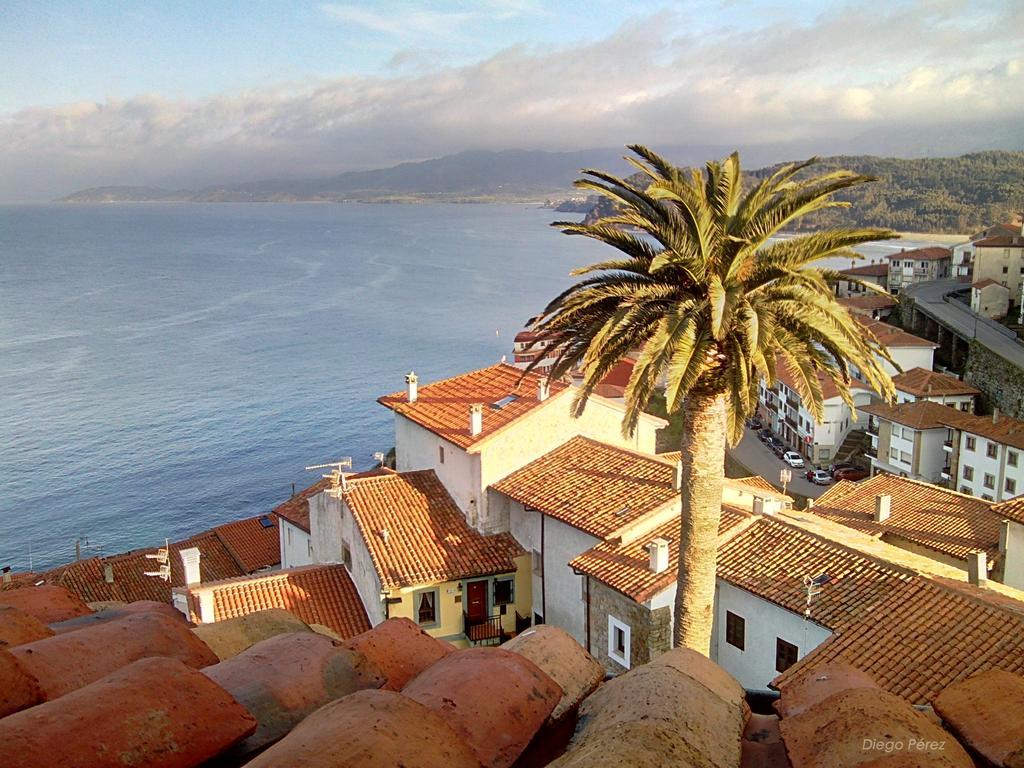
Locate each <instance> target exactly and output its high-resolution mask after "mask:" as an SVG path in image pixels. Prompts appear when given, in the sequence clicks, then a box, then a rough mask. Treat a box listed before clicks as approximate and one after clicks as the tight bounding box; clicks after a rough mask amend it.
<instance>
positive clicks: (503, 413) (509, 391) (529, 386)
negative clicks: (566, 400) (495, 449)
mask: <svg viewBox="0 0 1024 768" xmlns="http://www.w3.org/2000/svg"><path fill="white" fill-rule="evenodd" d="M542 378H545V377H543V376H541V375H538V374H536V373H530V374H527V375H526V377H525V378H523V371H522V370H521V369H519V368H516V367H514V366H511V365H506V364H504V363H501V364H498V365H493V366H491V367H490V368H482V369H480V370H478V371H471V372H469V373H464V374H462V375H460V376H455V377H453V378H450V379H443V380H441V381H435V382H431V383H430V384H424V385H422V386H420V387H419V388H418V391H417V397H416V401H415V402H413V403H410V402H409V401H408V397H407V394H406V392H395V393H393V394H390V395H384V396H383V397H379V398H377V402H378V403H380V404H381V405H384V406H386V407H388V408H390V409H391V410H393V411H394V412H395V413H398V414H400V415H402V416H405V417H406V418H407V419H410V420H412V421H414V422H416V423H417V424H419V425H420V426H421V427H424V428H425V429H428V430H430V431H431V432H433V433H434V434H436V435H438V436H440V437H443V438H444V439H445V440H447V441H449V442H451V443H454V444H455V445H457V446H459V447H460V448H467V449H468V448H471V447H473V446H474V445H476V444H477V443H479V442H481V441H482V440H484V439H485V438H487V437H490V436H491V435H493V434H494V433H496V432H498V431H499V430H501V429H502V428H503V427H506V426H508V425H509V424H511V423H512V422H514V421H515V420H517V419H519V418H520V417H522V416H525V415H526V414H528V413H530V412H531V411H532V410H533V409H534V408H537V407H538V406H541V405H543V404H544V402H547V401H544V402H542V401H540V400H538V399H537V385H538V382H539V381H540V380H541V379H542ZM550 386H551V389H550V397H549V400H550V398H552V397H554V396H555V395H557V394H558V393H560V392H562V391H564V390H565V389H566V388H567V387H568V385H567V384H565V383H564V382H561V381H552V382H551V385H550ZM509 398H514V399H511V400H510V399H509ZM476 404H482V405H483V406H484V414H483V430H482V431H481V432H480V434H478V435H471V434H470V431H469V409H470V406H472V405H476Z"/></svg>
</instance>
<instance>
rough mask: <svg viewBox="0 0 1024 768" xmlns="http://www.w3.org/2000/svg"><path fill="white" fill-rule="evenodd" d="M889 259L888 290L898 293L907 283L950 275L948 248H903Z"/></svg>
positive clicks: (950, 256)
mask: <svg viewBox="0 0 1024 768" xmlns="http://www.w3.org/2000/svg"><path fill="white" fill-rule="evenodd" d="M887 258H888V259H889V291H890V292H891V293H898V292H899V291H900V290H902V289H903V288H905V287H906V286H908V285H913V284H915V283H924V282H929V281H931V280H945V279H946V278H948V277H949V276H950V271H951V259H952V252H951V251H950V250H949V249H948V248H940V247H930V248H915V249H913V250H910V251H908V250H906V249H903V250H901V251H900V252H899V253H894V254H892V255H890V256H888V257H887Z"/></svg>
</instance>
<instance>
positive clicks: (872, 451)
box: [864, 445, 878, 459]
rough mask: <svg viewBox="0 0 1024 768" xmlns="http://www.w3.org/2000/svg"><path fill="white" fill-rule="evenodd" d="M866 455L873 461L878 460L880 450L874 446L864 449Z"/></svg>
mask: <svg viewBox="0 0 1024 768" xmlns="http://www.w3.org/2000/svg"><path fill="white" fill-rule="evenodd" d="M864 453H866V454H867V455H868V456H870V457H871V458H872V459H877V458H878V448H877V447H875V446H873V445H872V446H871V447H870V448H865V449H864Z"/></svg>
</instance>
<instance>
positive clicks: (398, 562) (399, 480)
mask: <svg viewBox="0 0 1024 768" xmlns="http://www.w3.org/2000/svg"><path fill="white" fill-rule="evenodd" d="M344 499H345V503H346V505H347V506H348V508H349V510H351V512H352V516H353V517H354V518H355V521H356V524H357V525H358V526H359V530H360V532H361V533H362V537H363V540H364V541H365V542H366V546H367V548H368V549H369V551H370V557H371V559H372V560H373V565H374V568H375V569H376V571H377V575H378V576H379V577H380V580H381V585H382V586H383V587H384V588H385V589H393V588H396V587H404V586H413V585H416V584H433V583H437V582H442V581H452V580H455V579H463V578H469V577H473V576H484V575H488V574H494V573H510V572H512V571H515V570H516V562H515V558H516V557H519V556H520V555H522V554H523V553H524V552H523V549H522V547H520V546H519V544H518V543H516V540H515V539H514V538H512V536H511V534H508V533H498V534H494V535H491V536H485V535H483V534H481V533H478V532H477V531H475V530H474V529H472V528H470V526H469V525H468V524H467V522H466V519H465V517H464V516H463V514H462V512H461V511H460V510H459V508H458V507H457V506H456V505H455V502H454V501H453V500H452V497H451V496H450V495H449V494H448V491H447V490H446V489H445V487H444V486H443V485H442V484H441V481H440V480H438V478H437V475H436V474H434V471H433V470H422V471H417V472H402V473H394V474H388V475H380V476H377V477H368V478H364V479H361V480H355V481H349V483H348V489H347V490H346V491H345V494H344Z"/></svg>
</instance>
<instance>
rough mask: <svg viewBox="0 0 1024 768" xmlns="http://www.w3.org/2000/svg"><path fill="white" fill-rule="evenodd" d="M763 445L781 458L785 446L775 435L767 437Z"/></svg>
mask: <svg viewBox="0 0 1024 768" xmlns="http://www.w3.org/2000/svg"><path fill="white" fill-rule="evenodd" d="M764 444H765V445H766V446H768V448H769V449H771V450H773V451H775V453H776V454H778V455H779V456H781V455H782V454H783V452H785V450H786V444H785V443H783V442H782V441H781V440H779V438H777V437H776V436H775V435H768V439H767V440H765V441H764Z"/></svg>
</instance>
